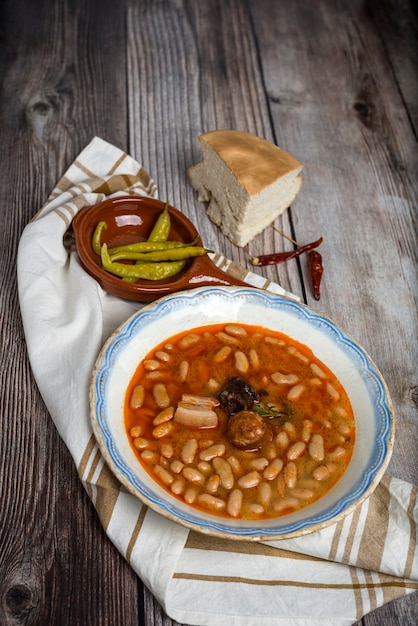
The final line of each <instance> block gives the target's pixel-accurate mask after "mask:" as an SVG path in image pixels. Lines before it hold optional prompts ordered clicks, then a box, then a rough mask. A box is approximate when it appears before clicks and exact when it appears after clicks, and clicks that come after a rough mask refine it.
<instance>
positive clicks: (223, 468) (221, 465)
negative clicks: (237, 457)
mask: <svg viewBox="0 0 418 626" xmlns="http://www.w3.org/2000/svg"><path fill="white" fill-rule="evenodd" d="M212 465H213V468H214V470H215V472H216V473H217V474H218V475H219V478H220V480H221V485H222V487H225V489H232V487H233V486H234V482H235V478H234V475H233V473H232V469H231V466H230V464H229V463H228V462H227V461H225V459H222V458H221V457H218V456H216V457H215V458H214V459H213V460H212Z"/></svg>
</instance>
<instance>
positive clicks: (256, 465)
mask: <svg viewBox="0 0 418 626" xmlns="http://www.w3.org/2000/svg"><path fill="white" fill-rule="evenodd" d="M268 464H269V462H268V460H267V459H265V458H264V457H259V458H258V459H252V460H251V461H250V463H249V466H250V467H251V469H255V470H257V471H258V472H262V471H263V470H264V469H265V468H266V467H267V465H268Z"/></svg>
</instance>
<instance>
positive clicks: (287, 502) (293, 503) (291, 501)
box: [273, 497, 299, 513]
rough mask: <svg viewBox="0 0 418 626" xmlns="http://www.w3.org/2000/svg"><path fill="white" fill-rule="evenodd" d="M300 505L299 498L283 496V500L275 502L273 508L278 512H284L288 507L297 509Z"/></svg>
mask: <svg viewBox="0 0 418 626" xmlns="http://www.w3.org/2000/svg"><path fill="white" fill-rule="evenodd" d="M298 507H299V500H298V499H297V498H294V497H289V498H283V499H282V500H277V502H275V503H274V505H273V508H274V510H275V511H276V513H283V511H286V509H293V510H295V509H297V508H298Z"/></svg>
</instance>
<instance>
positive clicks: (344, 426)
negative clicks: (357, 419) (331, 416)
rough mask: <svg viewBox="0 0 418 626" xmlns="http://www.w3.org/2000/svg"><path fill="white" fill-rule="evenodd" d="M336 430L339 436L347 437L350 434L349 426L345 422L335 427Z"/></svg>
mask: <svg viewBox="0 0 418 626" xmlns="http://www.w3.org/2000/svg"><path fill="white" fill-rule="evenodd" d="M337 430H338V432H339V433H340V435H344V436H347V435H349V434H350V432H351V424H349V423H348V422H346V421H341V422H340V423H339V424H338V426H337Z"/></svg>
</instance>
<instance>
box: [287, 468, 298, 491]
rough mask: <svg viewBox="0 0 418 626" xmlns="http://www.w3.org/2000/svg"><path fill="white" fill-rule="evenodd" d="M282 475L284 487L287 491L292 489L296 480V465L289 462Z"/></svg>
mask: <svg viewBox="0 0 418 626" xmlns="http://www.w3.org/2000/svg"><path fill="white" fill-rule="evenodd" d="M283 475H284V482H285V485H286V487H287V488H288V489H293V487H295V485H296V481H297V479H298V470H297V467H296V464H295V463H293V461H290V463H288V464H287V465H286V466H285V468H284V470H283Z"/></svg>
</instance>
